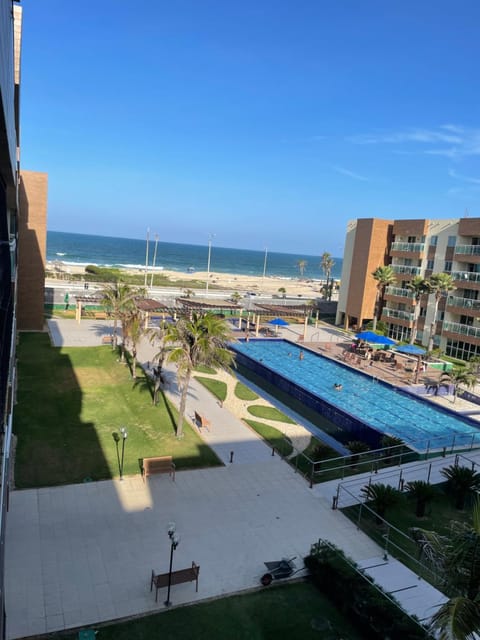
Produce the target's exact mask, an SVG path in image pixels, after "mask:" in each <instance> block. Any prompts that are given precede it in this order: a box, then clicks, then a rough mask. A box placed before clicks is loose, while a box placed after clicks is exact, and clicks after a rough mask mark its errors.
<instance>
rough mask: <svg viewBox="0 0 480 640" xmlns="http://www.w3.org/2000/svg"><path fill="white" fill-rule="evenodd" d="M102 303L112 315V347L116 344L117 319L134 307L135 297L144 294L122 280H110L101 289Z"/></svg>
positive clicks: (141, 290)
mask: <svg viewBox="0 0 480 640" xmlns="http://www.w3.org/2000/svg"><path fill="white" fill-rule="evenodd" d="M100 295H101V296H102V305H103V307H104V309H105V311H106V312H107V313H110V314H111V315H112V316H113V339H112V349H115V348H116V346H117V329H118V321H119V320H121V315H122V314H123V313H126V312H128V311H131V310H132V309H134V308H135V298H138V297H141V296H142V295H144V290H143V289H139V288H136V287H131V286H130V285H129V284H126V283H124V282H118V281H116V282H112V283H111V284H107V285H106V286H105V288H104V289H103V290H102V291H101V294H100Z"/></svg>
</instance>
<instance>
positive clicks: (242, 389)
mask: <svg viewBox="0 0 480 640" xmlns="http://www.w3.org/2000/svg"><path fill="white" fill-rule="evenodd" d="M235 395H236V396H237V398H239V399H240V400H258V396H257V394H256V393H255V391H252V390H251V389H250V387H247V385H246V384H243V382H237V384H236V385H235Z"/></svg>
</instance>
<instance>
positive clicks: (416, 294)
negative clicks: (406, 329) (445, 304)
mask: <svg viewBox="0 0 480 640" xmlns="http://www.w3.org/2000/svg"><path fill="white" fill-rule="evenodd" d="M406 288H407V289H408V290H409V291H411V292H412V293H413V324H412V331H411V333H410V344H414V342H415V340H416V338H417V325H418V316H419V314H420V304H419V302H420V299H421V297H422V296H423V294H424V293H430V285H429V281H428V280H425V278H422V276H415V277H414V278H412V279H411V280H410V282H409V283H408V284H407V287H406Z"/></svg>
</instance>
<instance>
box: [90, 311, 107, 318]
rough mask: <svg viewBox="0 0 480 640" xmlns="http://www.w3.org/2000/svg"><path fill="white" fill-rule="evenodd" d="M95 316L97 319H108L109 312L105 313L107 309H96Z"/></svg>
mask: <svg viewBox="0 0 480 640" xmlns="http://www.w3.org/2000/svg"><path fill="white" fill-rule="evenodd" d="M93 317H94V318H95V320H106V319H107V314H106V313H105V311H95V312H94V314H93Z"/></svg>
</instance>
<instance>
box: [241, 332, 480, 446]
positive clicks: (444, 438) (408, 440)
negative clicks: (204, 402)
mask: <svg viewBox="0 0 480 640" xmlns="http://www.w3.org/2000/svg"><path fill="white" fill-rule="evenodd" d="M233 347H234V349H235V351H239V352H240V353H243V354H245V355H246V356H248V357H249V358H252V359H253V360H255V361H256V362H258V363H260V364H261V365H262V366H264V367H268V368H269V369H271V370H273V371H275V372H276V373H278V374H280V375H281V376H283V377H284V378H286V379H288V380H290V381H291V382H293V383H295V384H296V385H298V386H300V387H303V388H304V389H306V390H307V391H309V392H311V393H312V394H314V395H315V396H317V397H319V398H321V399H322V400H324V401H326V402H327V403H329V404H330V405H332V406H334V407H336V408H338V409H340V410H341V411H343V412H345V413H347V414H350V415H353V416H355V417H356V418H357V420H358V419H359V420H361V421H362V423H364V424H365V425H367V426H369V427H373V428H374V429H376V430H377V431H380V432H381V433H383V434H388V435H391V436H395V437H397V438H400V439H401V440H403V442H405V444H407V445H409V446H411V447H412V448H413V449H416V450H417V451H424V450H425V449H427V448H428V449H438V448H441V447H450V446H455V447H459V446H464V447H468V446H470V445H471V444H472V442H473V441H475V444H476V445H478V444H480V429H478V428H477V426H476V425H475V423H473V422H471V421H469V420H468V419H463V418H461V417H458V416H457V415H456V414H454V413H453V412H450V411H448V410H443V409H441V408H437V407H436V406H435V405H433V404H432V403H430V402H428V401H425V400H421V399H416V398H414V397H412V396H410V395H409V394H407V393H405V392H402V391H400V390H398V389H396V388H395V387H392V386H390V385H387V384H385V383H382V382H379V381H378V380H377V379H375V378H373V377H370V376H366V375H364V374H361V373H357V372H356V371H354V370H351V369H350V368H348V367H346V366H344V365H342V364H340V363H337V362H334V361H332V360H330V359H328V358H324V357H323V356H321V355H319V354H316V353H313V352H311V351H308V350H303V351H302V350H301V349H300V348H299V347H297V346H296V345H294V344H292V343H291V342H286V341H284V340H269V341H267V340H250V341H249V342H237V343H235V344H234V345H233ZM301 353H302V356H303V359H301V358H300V354H301ZM336 384H337V385H341V389H340V390H338V389H336V388H335V385H336Z"/></svg>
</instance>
